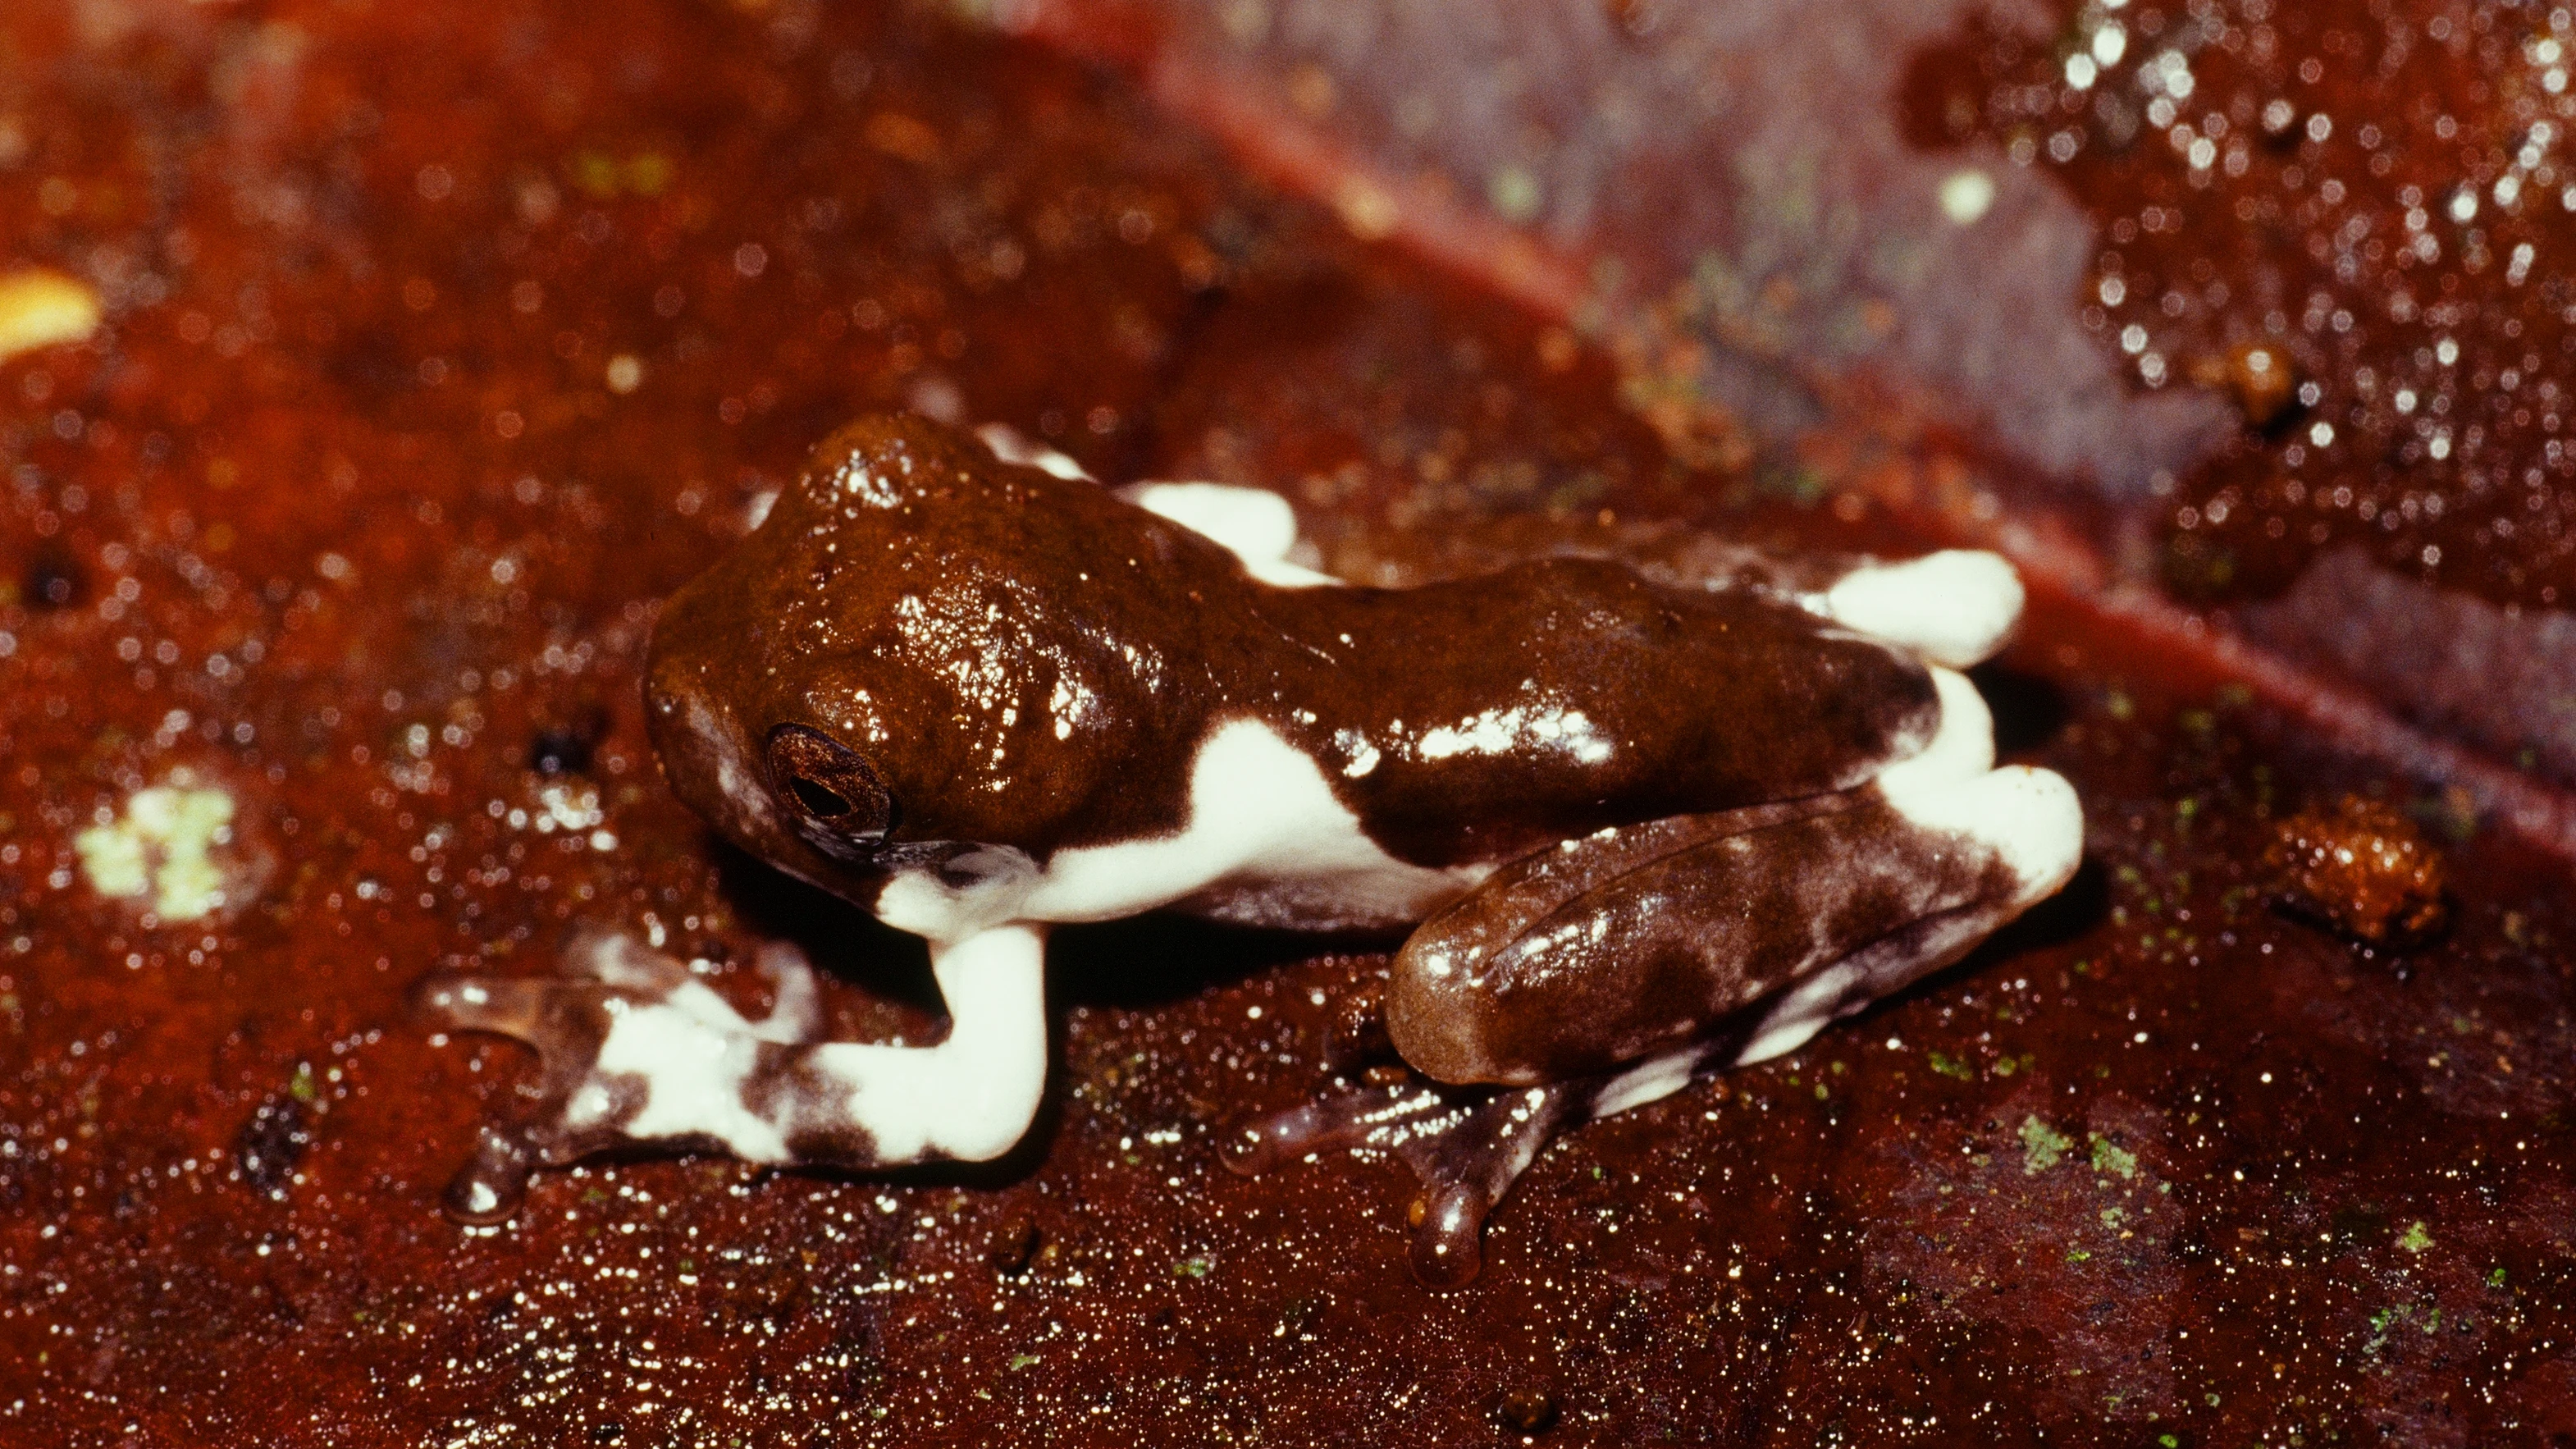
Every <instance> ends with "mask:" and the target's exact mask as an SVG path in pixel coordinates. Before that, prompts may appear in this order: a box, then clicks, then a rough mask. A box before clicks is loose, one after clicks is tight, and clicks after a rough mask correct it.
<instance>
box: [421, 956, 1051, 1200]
mask: <svg viewBox="0 0 2576 1449" xmlns="http://www.w3.org/2000/svg"><path fill="white" fill-rule="evenodd" d="M1044 958H1045V936H1044V932H1043V930H1042V929H1041V928H1039V927H1035V926H1029V925H1017V924H1015V925H1006V926H996V927H992V928H990V929H987V930H984V931H981V932H978V933H976V934H974V935H972V936H969V937H967V938H965V939H963V940H960V941H956V942H953V943H949V944H944V945H943V944H936V943H934V944H933V946H932V948H931V958H930V959H931V973H932V975H933V976H934V977H935V978H936V979H937V981H938V983H939V990H940V994H941V995H942V996H943V997H945V998H946V1000H947V1003H948V1012H949V1018H950V1026H949V1032H948V1036H947V1038H946V1039H945V1040H943V1041H941V1042H940V1043H938V1044H937V1045H935V1046H927V1047H898V1046H886V1045H879V1044H874V1043H865V1042H838V1041H826V1040H822V1039H821V1038H820V1035H819V1012H818V1011H817V1009H816V1004H815V1002H816V995H815V990H814V978H813V972H812V968H810V967H808V966H807V965H806V964H805V961H804V958H803V957H802V956H800V955H799V954H797V953H796V952H795V951H794V950H793V949H792V948H788V947H784V946H771V947H768V948H765V949H764V950H763V951H762V953H761V957H760V965H761V968H762V970H763V971H765V972H766V973H768V974H769V975H770V976H771V978H772V979H773V981H774V982H775V983H776V986H777V1004H776V1005H775V1007H773V1008H772V1010H771V1011H770V1013H769V1015H767V1016H766V1017H763V1018H761V1019H759V1020H756V1021H755V1020H751V1019H749V1018H746V1017H744V1016H743V1015H742V1014H741V1013H739V1012H737V1011H735V1010H734V1009H733V1007H732V1005H731V1004H730V1003H728V1002H726V1001H725V999H724V998H723V997H721V996H719V995H717V994H716V993H715V992H714V991H713V990H712V989H710V988H709V987H708V986H707V985H706V984H705V983H704V982H701V981H698V980H696V979H695V978H693V977H692V976H691V975H690V974H689V972H688V970H687V969H686V968H685V967H683V966H682V965H680V963H678V962H677V961H674V960H672V959H670V958H669V957H667V956H663V955H660V954H658V953H656V952H653V951H650V950H647V949H646V948H644V947H642V946H640V945H638V944H636V943H635V942H633V941H631V940H629V939H627V938H626V937H623V936H619V935H615V934H611V933H606V932H600V933H592V934H586V935H584V936H581V937H578V938H576V939H575V940H574V941H573V943H572V944H571V946H570V948H569V949H568V950H567V952H566V964H567V966H568V968H569V970H568V972H567V974H565V975H562V976H557V977H550V978H502V977H485V976H454V977H442V978H438V979H435V980H432V981H430V982H428V983H425V984H424V986H423V988H422V996H421V1000H422V1006H423V1009H424V1010H425V1011H427V1012H428V1013H429V1014H430V1015H431V1016H432V1017H433V1018H435V1019H437V1020H439V1021H441V1022H442V1023H443V1024H445V1025H448V1026H450V1027H453V1028H456V1029H460V1030H469V1031H489V1032H496V1033H499V1034H501V1035H504V1036H511V1037H516V1038H518V1039H519V1040H521V1041H524V1042H527V1043H528V1044H529V1045H531V1046H534V1047H535V1048H536V1049H537V1054H538V1060H539V1070H538V1081H537V1085H536V1094H537V1099H538V1100H537V1106H536V1108H535V1110H534V1111H533V1112H532V1113H530V1114H529V1116H528V1117H527V1118H526V1119H525V1120H524V1121H522V1122H520V1123H518V1124H516V1125H514V1126H511V1127H508V1128H490V1127H487V1128H485V1129H484V1131H483V1134H482V1138H481V1143H480V1145H479V1147H478V1148H477V1150H476V1152H475V1155H474V1158H473V1160H472V1161H470V1162H469V1163H468V1164H467V1165H466V1166H465V1168H464V1169H463V1170H462V1171H461V1172H459V1173H458V1174H457V1176H456V1179H455V1181H454V1183H453V1184H452V1185H451V1186H450V1187H449V1189H448V1195H447V1205H448V1209H449V1211H450V1212H451V1213H453V1214H454V1215H455V1216H457V1217H459V1218H462V1219H464V1220H466V1221H469V1222H495V1221H498V1220H500V1219H502V1218H506V1217H508V1216H509V1215H510V1213H511V1212H513V1211H514V1210H515V1209H516V1208H517V1205H518V1201H519V1197H520V1194H521V1192H522V1190H523V1189H524V1187H525V1184H526V1181H527V1177H528V1174H529V1172H530V1171H531V1170H533V1169H534V1168H536V1167H539V1166H555V1165H560V1164H563V1163H566V1162H570V1161H572V1160H574V1159H576V1158H580V1157H584V1156H587V1155H590V1154H592V1153H596V1152H601V1151H606V1150H611V1149H615V1148H619V1147H626V1146H659V1147H664V1148H677V1149H683V1150H696V1149H703V1150H712V1151H720V1152H724V1153H727V1154H729V1155H731V1156H734V1157H737V1158H740V1159H742V1160H744V1161H746V1162H765V1163H781V1164H790V1163H800V1164H818V1165H829V1166H835V1167H853V1168H869V1167H889V1166H895V1165H898V1164H902V1163H908V1162H921V1161H927V1160H933V1159H943V1158H944V1159H951V1160H959V1161H983V1160H986V1159H989V1158H993V1157H998V1156H1000V1155H1001V1154H1002V1153H1004V1152H1007V1151H1008V1150H1010V1147H1011V1145H1012V1144H1013V1143H1015V1142H1017V1141H1019V1140H1020V1137H1021V1136H1022V1134H1024V1133H1025V1132H1026V1131H1027V1129H1028V1125H1029V1121H1030V1119H1031V1117H1033V1116H1034V1115H1035V1114H1036V1111H1037V1104H1038V1098H1039V1093H1040V1091H1041V1089H1042V1088H1043V1086H1044V1083H1045V1079H1046V1016H1045V1000H1044V998H1045V972H1044Z"/></svg>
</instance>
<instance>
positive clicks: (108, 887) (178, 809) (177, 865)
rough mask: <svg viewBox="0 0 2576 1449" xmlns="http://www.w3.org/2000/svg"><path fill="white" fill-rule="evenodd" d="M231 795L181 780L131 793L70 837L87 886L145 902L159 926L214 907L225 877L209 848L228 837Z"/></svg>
mask: <svg viewBox="0 0 2576 1449" xmlns="http://www.w3.org/2000/svg"><path fill="white" fill-rule="evenodd" d="M232 823H233V797H232V796H230V795H228V794H225V793H224V792H223V791H221V790H198V789H191V788H188V787H187V786H186V785H185V784H184V783H182V784H171V785H155V786H153V787H152V788H150V789H148V790H137V791H135V792H134V795H133V796H132V798H130V799H128V800H127V801H126V802H125V811H124V813H123V814H121V815H119V816H118V817H117V818H116V819H115V820H113V821H111V822H109V823H107V824H104V825H93V826H91V827H90V828H89V829H87V830H84V831H82V832H81V833H80V834H79V835H77V836H74V837H73V838H72V849H73V850H74V851H76V852H77V853H78V854H79V855H80V862H81V870H82V872H83V873H84V874H86V875H87V876H88V877H89V884H90V889H92V890H95V891H97V892H98V893H99V894H100V895H103V896H116V897H120V898H134V897H142V896H149V897H151V906H150V909H151V911H152V914H153V915H154V916H156V917H158V918H159V919H160V920H162V921H164V922H172V921H193V920H196V919H198V918H200V917H202V916H207V915H211V914H212V913H214V912H215V911H218V910H221V909H222V908H223V906H224V903H225V901H226V899H227V897H228V895H229V889H230V878H229V877H228V875H227V874H226V872H225V870H224V868H223V867H222V866H221V865H220V864H218V863H217V862H216V860H215V858H214V847H216V846H218V845H226V844H229V843H231V840H232Z"/></svg>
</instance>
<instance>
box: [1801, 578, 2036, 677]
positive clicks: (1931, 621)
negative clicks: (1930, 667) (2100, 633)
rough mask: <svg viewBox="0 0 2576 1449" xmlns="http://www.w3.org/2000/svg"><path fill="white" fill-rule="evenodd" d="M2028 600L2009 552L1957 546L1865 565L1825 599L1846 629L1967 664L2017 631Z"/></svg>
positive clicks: (1952, 664) (1940, 660)
mask: <svg viewBox="0 0 2576 1449" xmlns="http://www.w3.org/2000/svg"><path fill="white" fill-rule="evenodd" d="M2022 597H2023V596H2022V586H2021V577H2020V575H2018V574H2016V573H2014V572H2013V567H2012V565H2011V564H2009V563H2007V562H2005V561H2004V559H2003V556H2002V555H2000V554H1993V553H1987V552H1984V551H1982V550H1978V549H1964V548H1952V549H1943V550H1942V551H1941V552H1939V553H1932V554H1925V555H1924V556H1923V557H1921V558H1914V559H1906V560H1903V561H1901V562H1898V563H1866V564H1862V565H1861V566H1860V567H1858V568H1855V569H1853V570H1852V571H1851V572H1850V573H1848V574H1845V575H1844V576H1843V577H1842V578H1841V579H1839V580H1837V581H1836V582H1835V583H1834V584H1833V586H1832V587H1831V588H1828V589H1826V590H1825V591H1824V593H1823V595H1822V596H1821V599H1820V602H1821V604H1822V606H1823V612H1824V613H1825V614H1826V615H1827V616H1829V617H1830V618H1832V619H1833V620H1834V622H1836V623H1838V624H1841V625H1843V626H1844V627H1845V628H1848V629H1853V630H1857V631H1858V632H1860V633H1863V634H1867V635H1869V636H1870V637H1872V638H1874V639H1881V640H1884V641H1886V642H1887V643H1890V644H1895V645H1898V646H1901V647H1903V648H1906V649H1910V650H1912V651H1914V652H1915V653H1916V654H1919V655H1921V656H1922V657H1923V658H1925V659H1928V660H1930V661H1931V662H1933V663H1935V664H1946V665H1949V666H1950V667H1952V668H1954V669H1965V668H1967V667H1968V666H1969V665H1971V664H1981V663H1984V662H1985V661H1986V660H1987V659H1988V658H1990V657H1992V656H1993V654H1994V653H1995V651H1996V650H1998V649H2001V648H2002V647H2003V646H2004V641H2005V640H2006V639H2008V638H2010V637H2011V636H2012V631H2013V625H2015V624H2016V623H2018V622H2020V620H2021V608H2022Z"/></svg>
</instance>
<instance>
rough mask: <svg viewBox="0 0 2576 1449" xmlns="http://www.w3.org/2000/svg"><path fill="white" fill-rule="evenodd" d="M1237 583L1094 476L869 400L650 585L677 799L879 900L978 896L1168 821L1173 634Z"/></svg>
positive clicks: (1201, 547) (1198, 674)
mask: <svg viewBox="0 0 2576 1449" xmlns="http://www.w3.org/2000/svg"><path fill="white" fill-rule="evenodd" d="M1239 578H1240V574H1239V571H1238V570H1236V569H1235V568H1234V567H1233V566H1232V559H1231V557H1230V556H1228V555H1225V554H1224V553H1223V552H1222V551H1221V550H1218V549H1216V547H1215V546H1214V545H1212V544H1209V543H1207V542H1206V541H1205V540H1203V539H1200V538H1199V537H1198V536H1197V535H1195V534H1191V533H1189V532H1187V531H1186V530H1184V529H1181V528H1178V527H1177V526H1175V525H1172V524H1169V523H1166V522H1165V521H1163V520H1161V519H1159V518H1155V517H1154V516H1152V515H1151V514H1147V513H1145V512H1144V511H1143V510H1141V509H1137V508H1134V507H1132V506H1130V505H1128V504H1125V503H1122V502H1120V501H1118V500H1117V499H1116V498H1115V497H1113V496H1112V495H1110V494H1109V493H1107V492H1106V491H1104V490H1102V489H1100V488H1099V487H1098V486H1097V485H1094V484H1091V483H1088V482H1080V481H1073V482H1068V481H1065V480H1062V479H1058V478H1054V477H1051V476H1049V475H1047V474H1045V473H1042V472H1039V471H1037V470H1035V469H1031V468H1023V467H1018V466H1014V465H1011V464H1006V463H1002V462H1000V461H998V460H996V459H995V458H994V457H993V456H992V455H991V454H990V453H988V452H986V451H985V450H984V449H983V447H982V446H981V445H980V444H978V443H977V442H975V441H974V440H973V439H972V438H970V437H968V436H966V435H964V434H961V433H957V432H954V431H952V430H949V429H946V428H943V427H940V426H938V425H937V424H933V423H930V422H927V421H924V420H922V419H919V418H911V417H900V418H869V419H865V420H862V421H861V422H858V423H855V424H852V425H851V426H849V427H847V428H844V429H843V430H841V431H840V432H839V433H836V434H834V435H833V436H832V437H831V438H830V439H828V440H826V441H825V442H824V443H823V445H822V446H821V447H819V448H817V449H816V450H815V453H814V456H813V459H812V461H811V464H810V466H809V467H808V468H807V469H806V471H805V473H804V474H803V476H801V477H800V478H798V480H797V481H796V482H795V483H794V484H793V485H792V486H790V487H789V488H787V489H786V490H785V491H784V492H783V493H782V494H781V495H780V497H779V499H778V501H777V503H776V504H775V505H774V506H773V507H772V509H771V511H770V514H769V517H768V518H767V519H766V520H765V521H764V522H763V523H762V524H761V525H760V527H759V528H758V529H757V530H756V531H754V532H753V534H752V535H751V536H750V537H749V538H748V539H746V540H745V541H744V542H743V543H742V545H741V546H740V547H738V548H736V549H735V550H734V551H733V552H732V553H731V554H729V555H728V556H726V557H725V558H724V559H723V560H721V561H719V562H718V563H717V564H716V566H715V567H714V568H712V569H710V570H708V571H707V572H706V573H705V574H703V575H701V576H700V577H698V578H697V579H696V580H694V581H693V582H691V583H690V584H689V585H687V586H686V587H685V588H683V589H681V590H680V591H679V592H678V593H677V594H675V595H673V596H672V598H671V599H670V601H669V602H668V603H667V604H666V605H665V606H664V608H663V611H662V614H661V618H660V621H659V622H658V623H657V624H656V626H655V628H654V634H653V644H652V651H651V658H650V660H649V662H648V667H647V680H646V686H645V687H646V694H647V704H648V710H647V717H648V719H649V721H650V723H651V727H652V732H653V739H654V744H655V747H656V748H657V749H658V750H659V751H660V753H661V757H662V765H663V769H664V771H665V772H666V773H667V774H668V776H669V778H670V781H671V785H672V788H673V789H674V790H675V791H676V792H677V793H678V794H679V796H680V798H681V799H682V800H684V801H686V802H687V803H688V804H689V805H690V806H691V807H692V808H693V809H695V810H697V811H698V812H699V813H700V814H702V815H704V816H705V817H706V818H707V819H708V820H709V821H711V822H713V823H714V824H715V825H716V826H717V827H718V828H719V829H720V830H722V831H723V832H724V833H725V834H726V835H727V836H729V837H730V838H731V839H733V840H734V841H735V842H736V843H737V844H739V845H741V846H743V847H744V848H745V849H747V850H750V851H752V852H753V853H754V854H757V855H759V856H761V857H762V858H763V859H765V860H768V861H770V862H771V863H773V864H775V865H778V866H780V867H782V868H784V869H786V870H788V871H790V872H792V873H794V874H797V875H800V876H803V877H805V878H806V879H808V880H811V881H813V882H815V883H816V884H819V885H821V886H823V887H824V888H826V889H828V890H832V891H834V892H836V893H838V894H840V895H842V896H845V897H847V898H849V899H850V900H852V901H855V902H857V903H858V904H860V905H862V906H866V907H868V908H870V909H875V910H878V911H879V913H880V914H886V915H887V917H888V919H889V920H893V919H894V917H893V915H892V914H889V911H890V909H891V907H890V904H889V901H890V899H891V897H890V895H889V885H890V883H891V882H893V881H896V880H912V881H915V882H919V881H924V880H927V881H931V882H934V883H936V884H937V885H938V886H939V888H941V889H943V890H950V891H965V892H969V893H975V892H981V893H984V894H987V895H989V894H990V893H991V892H993V891H996V890H999V889H1001V888H1002V886H1003V885H1004V884H1007V883H1008V882H1010V881H1014V880H1022V881H1024V880H1026V879H1027V878H1030V877H1032V876H1033V875H1034V874H1035V871H1036V869H1037V868H1038V867H1040V866H1042V865H1043V863H1044V862H1045V860H1046V859H1047V858H1048V857H1049V855H1051V854H1052V853H1053V852H1054V851H1056V850H1058V849H1061V848H1064V847H1066V846H1069V845H1075V844H1085V843H1091V842H1092V841H1093V840H1095V839H1098V838H1104V837H1105V838H1131V837H1133V836H1136V835H1141V834H1153V833H1159V832H1160V831H1162V830H1167V829H1170V828H1172V827H1173V826H1175V825H1177V823H1178V822H1177V821H1173V820H1166V819H1163V818H1160V817H1161V815H1162V814H1164V813H1168V812H1167V811H1165V810H1158V809H1157V807H1156V805H1155V803H1154V802H1155V801H1157V800H1168V801H1170V802H1172V803H1175V804H1176V803H1177V802H1178V799H1179V791H1178V790H1177V789H1157V788H1155V786H1156V784H1157V782H1158V781H1161V780H1163V779H1164V778H1165V777H1167V776H1168V777H1172V778H1174V779H1177V778H1178V774H1179V772H1183V771H1185V770H1186V768H1187V758H1186V753H1187V743H1188V741H1189V740H1190V739H1191V738H1192V735H1191V732H1190V731H1189V730H1188V729H1186V728H1185V727H1184V722H1185V717H1186V716H1187V715H1188V713H1189V711H1190V710H1191V709H1192V708H1194V707H1195V705H1196V703H1197V701H1198V700H1199V698H1200V695H1201V693H1202V692H1203V690H1204V686H1203V685H1200V684H1197V683H1195V681H1196V680H1198V679H1202V678H1204V677H1205V666H1204V665H1202V664H1199V663H1196V662H1195V655H1194V656H1193V657H1192V658H1182V657H1178V656H1176V655H1175V653H1174V649H1175V643H1174V641H1190V640H1193V639H1196V638H1197V637H1198V636H1199V631H1197V630H1196V629H1194V628H1193V621H1194V619H1195V618H1196V617H1197V616H1198V611H1199V609H1200V607H1201V606H1200V603H1199V600H1200V599H1203V598H1205V597H1206V595H1207V593H1208V591H1209V590H1212V589H1217V588H1224V587H1236V586H1239V583H1238V580H1239ZM1194 595H1195V596H1196V597H1194ZM1188 647H1193V648H1194V647H1195V646H1188ZM896 924H906V923H905V922H902V921H897V922H896Z"/></svg>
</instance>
